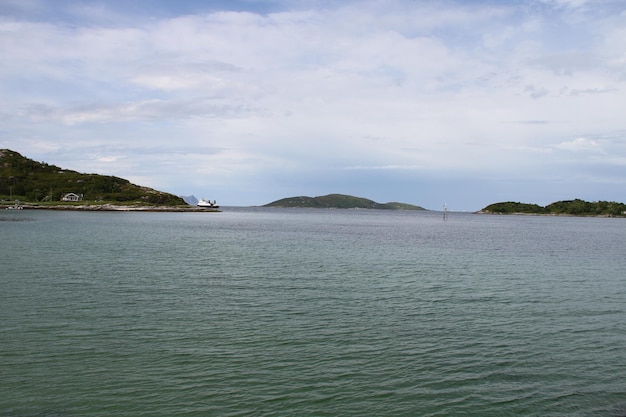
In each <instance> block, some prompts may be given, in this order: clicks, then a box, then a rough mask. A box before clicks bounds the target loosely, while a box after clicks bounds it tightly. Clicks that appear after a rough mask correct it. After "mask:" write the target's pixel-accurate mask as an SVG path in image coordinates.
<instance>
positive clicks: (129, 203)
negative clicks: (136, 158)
mask: <svg viewBox="0 0 626 417" xmlns="http://www.w3.org/2000/svg"><path fill="white" fill-rule="evenodd" d="M0 200H1V201H0V205H2V206H7V207H10V206H13V205H15V206H17V204H18V203H19V204H20V207H23V208H50V209H66V210H72V209H75V210H118V211H119V210H142V211H147V210H151V209H153V210H158V211H164V210H169V211H216V210H210V209H201V208H199V207H191V206H189V205H188V204H187V203H186V202H185V201H184V200H183V199H182V198H181V197H178V196H175V195H173V194H170V193H166V192H163V191H157V190H154V189H152V188H149V187H142V186H139V185H135V184H132V183H131V182H130V181H128V180H126V179H123V178H118V177H114V176H108V175H99V174H83V173H79V172H76V171H72V170H68V169H63V168H60V167H58V166H56V165H49V164H47V163H44V162H37V161H34V160H32V159H28V158H26V157H24V156H22V155H21V154H19V153H18V152H15V151H12V150H10V149H0Z"/></svg>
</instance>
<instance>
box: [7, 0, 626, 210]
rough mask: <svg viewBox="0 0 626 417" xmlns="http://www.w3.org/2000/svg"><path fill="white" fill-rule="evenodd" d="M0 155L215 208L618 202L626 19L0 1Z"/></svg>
mask: <svg viewBox="0 0 626 417" xmlns="http://www.w3.org/2000/svg"><path fill="white" fill-rule="evenodd" d="M0 148H8V149H11V150H14V151H17V152H19V153H21V154H22V155H24V156H26V157H28V158H31V159H34V160H37V161H42V162H46V163H49V164H53V165H58V166H60V167H62V168H65V169H72V170H76V171H79V172H85V173H98V174H103V175H115V176H118V177H122V178H126V179H128V180H130V181H131V182H133V183H136V184H139V185H144V186H148V187H152V188H155V189H158V190H161V191H167V192H170V193H173V194H176V195H181V196H183V195H184V196H187V195H195V196H196V197H198V198H207V199H211V200H217V201H218V203H220V204H221V205H224V206H255V205H263V204H267V203H269V202H272V201H275V200H278V199H281V198H285V197H291V196H300V195H307V196H312V197H313V196H319V195H326V194H331V193H341V194H349V195H354V196H358V197H364V198H368V199H371V200H374V201H377V202H390V201H397V202H403V203H410V204H416V205H419V206H422V207H425V208H427V209H431V210H441V209H442V207H443V205H444V204H447V207H448V209H449V210H451V211H475V210H480V209H481V208H483V207H485V206H487V205H488V204H491V203H495V202H501V201H519V202H524V203H534V204H539V205H547V204H550V203H552V202H554V201H560V200H570V199H574V198H581V199H583V200H587V201H599V200H607V201H619V202H626V2H625V1H623V0H593V1H590V0H519V1H513V0H500V1H497V0H436V1H435V0H429V1H426V0H359V1H355V0H342V1H338V0H337V1H331V0H260V1H254V0H232V1H228V0H221V1H211V0H206V1H200V0H180V1H170V0H161V1H159V0H152V1H148V0H135V1H132V2H130V1H127V0H102V1H95V0H93V1H88V0H82V1H78V0H55V1H49V0H0Z"/></svg>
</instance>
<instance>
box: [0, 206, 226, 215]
mask: <svg viewBox="0 0 626 417" xmlns="http://www.w3.org/2000/svg"><path fill="white" fill-rule="evenodd" d="M15 208H16V207H15V206H14V205H0V209H15ZM18 208H19V209H20V210H65V211H143V212H176V213H178V212H194V213H197V212H201V213H205V212H208V213H218V212H220V210H217V209H214V208H205V207H194V206H188V207H184V206H141V205H130V206H124V205H115V204H81V205H69V204H59V205H49V206H48V205H38V204H21V205H20V206H18Z"/></svg>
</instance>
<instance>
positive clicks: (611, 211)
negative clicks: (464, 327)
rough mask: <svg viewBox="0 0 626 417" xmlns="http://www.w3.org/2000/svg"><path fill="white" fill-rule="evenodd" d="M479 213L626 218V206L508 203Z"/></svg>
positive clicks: (577, 201)
mask: <svg viewBox="0 0 626 417" xmlns="http://www.w3.org/2000/svg"><path fill="white" fill-rule="evenodd" d="M478 213H487V214H535V215H569V216H603V217H626V204H624V203H617V202H613V201H596V202H588V201H584V200H580V199H575V200H564V201H557V202H555V203H552V204H549V205H547V206H545V207H542V206H539V205H537V204H528V203H516V202H512V201H506V202H501V203H494V204H490V205H488V206H487V207H485V208H483V209H482V210H480V211H479V212H478Z"/></svg>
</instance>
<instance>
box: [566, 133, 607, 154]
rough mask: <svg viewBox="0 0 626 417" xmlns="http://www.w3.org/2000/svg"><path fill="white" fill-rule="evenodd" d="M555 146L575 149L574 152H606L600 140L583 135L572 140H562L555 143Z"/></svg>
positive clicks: (568, 149)
mask: <svg viewBox="0 0 626 417" xmlns="http://www.w3.org/2000/svg"><path fill="white" fill-rule="evenodd" d="M554 147H555V148H558V149H564V150H567V151H573V152H588V151H592V152H600V153H604V150H603V149H602V146H601V145H600V143H598V141H596V140H593V139H589V138H583V137H580V138H576V139H574V140H570V141H566V142H561V143H559V144H557V145H555V146H554Z"/></svg>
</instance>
